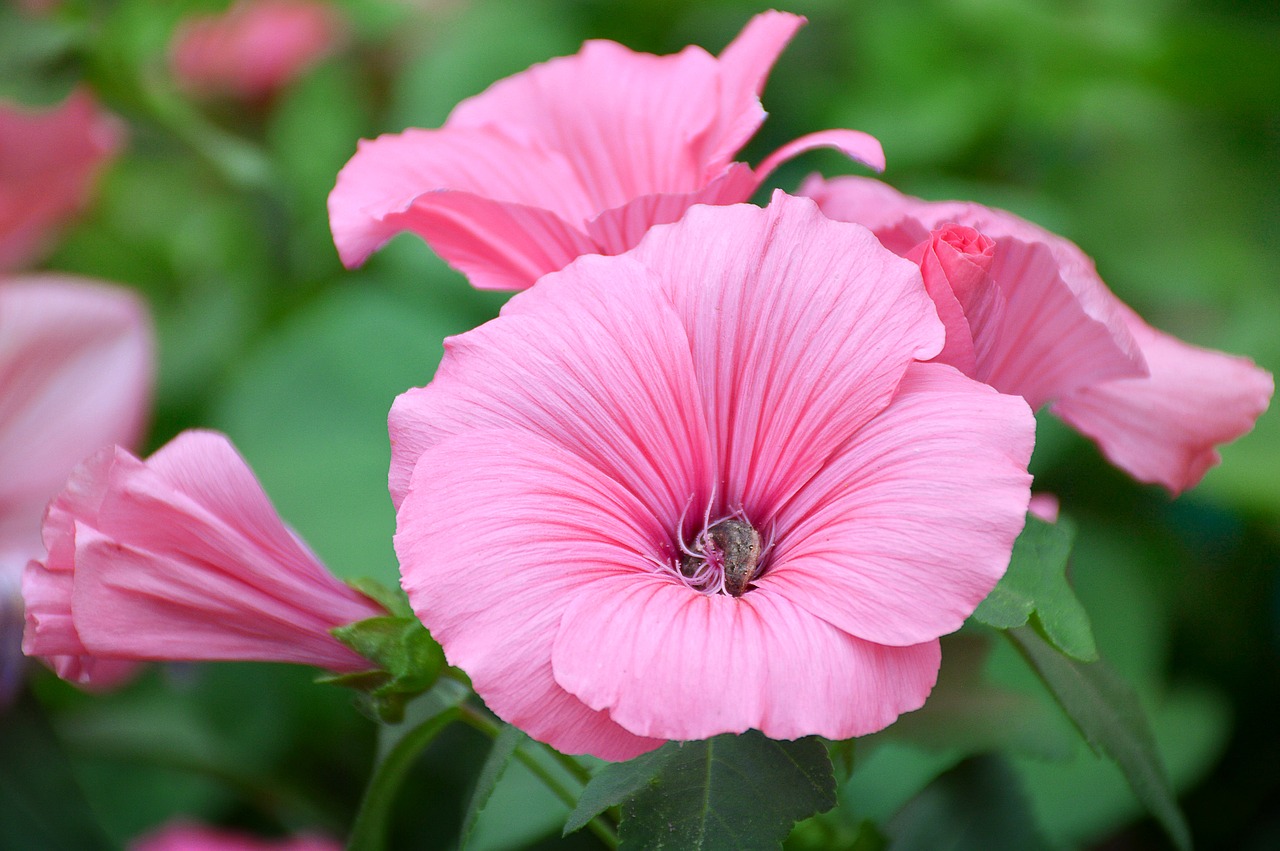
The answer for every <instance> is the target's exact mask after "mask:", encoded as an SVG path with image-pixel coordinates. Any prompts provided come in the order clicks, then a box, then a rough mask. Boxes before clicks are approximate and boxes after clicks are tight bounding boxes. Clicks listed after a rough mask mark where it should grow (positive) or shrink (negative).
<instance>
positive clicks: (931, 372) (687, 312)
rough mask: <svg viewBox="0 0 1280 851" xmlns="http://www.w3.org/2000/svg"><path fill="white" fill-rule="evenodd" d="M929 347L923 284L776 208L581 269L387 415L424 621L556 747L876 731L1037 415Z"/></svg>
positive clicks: (970, 593)
mask: <svg viewBox="0 0 1280 851" xmlns="http://www.w3.org/2000/svg"><path fill="white" fill-rule="evenodd" d="M942 343H943V329H942V326H941V325H940V323H939V322H938V320H937V317H936V312H935V310H934V308H933V305H932V304H931V302H930V301H929V299H928V296H927V295H926V293H925V291H924V288H923V287H922V285H921V281H920V275H919V271H918V269H916V268H915V267H914V266H913V265H912V264H910V263H907V262H904V261H901V260H900V259H899V258H897V257H895V256H894V255H893V254H892V253H891V252H888V251H885V250H884V249H883V248H882V247H881V246H880V245H879V244H878V243H877V242H876V240H875V238H874V237H873V236H872V235H871V234H870V233H869V232H868V231H866V230H865V229H863V228H860V227H856V226H852V225H846V224H842V223H837V222H833V221H830V220H828V219H825V218H824V217H823V216H822V215H820V214H819V212H818V210H817V209H816V207H815V206H814V205H813V204H812V203H811V202H809V201H808V200H805V199H797V198H791V197H788V196H785V195H782V194H781V193H777V194H775V195H774V198H773V202H772V203H771V205H770V206H769V207H768V208H767V209H760V208H758V207H754V206H750V205H734V206H727V207H710V206H698V207H694V208H693V209H691V210H690V211H689V213H688V214H687V215H686V216H685V217H684V219H682V220H681V221H680V222H679V223H677V224H673V225H666V226H661V227H657V228H654V229H653V230H652V231H651V232H650V233H649V234H648V235H647V236H646V237H645V239H644V240H643V241H642V242H641V244H640V245H639V246H638V247H637V248H636V249H635V250H633V251H630V252H627V253H626V254H624V255H621V256H617V257H600V256H588V257H582V258H579V259H578V260H577V261H576V262H574V263H572V264H571V265H569V266H568V267H567V268H565V269H564V270H562V271H560V272H558V273H554V274H551V275H548V276H546V277H545V278H543V279H542V281H541V282H540V283H539V285H538V286H537V287H534V288H533V289H531V290H529V291H527V292H525V293H522V294H520V295H518V296H516V297H515V298H514V299H513V300H512V301H511V302H510V303H509V304H508V305H507V306H506V307H505V308H504V310H503V312H502V315H501V317H500V318H498V319H496V320H494V321H493V322H490V323H488V324H486V325H483V326H481V327H480V328H477V329H475V330H473V331H471V332H468V333H466V334H463V335H461V336H458V337H453V338H451V339H449V340H447V341H446V351H445V357H444V360H443V361H442V363H441V365H440V369H439V371H438V372H437V373H436V377H435V380H434V381H432V383H431V384H430V385H428V386H427V387H425V388H420V389H415V390H410V391H408V392H407V393H405V394H403V395H401V396H400V397H399V398H398V399H397V400H396V403H395V405H394V406H393V408H392V411H391V417H390V431H391V439H392V467H391V476H390V487H391V493H392V500H393V502H394V503H395V504H396V505H397V506H398V513H397V534H396V551H397V553H398V554H399V557H400V563H401V572H402V577H403V585H404V587H405V590H406V591H407V592H408V594H409V599H410V601H411V602H412V604H413V606H414V610H415V611H416V612H417V614H418V616H419V617H420V618H421V619H422V621H423V623H424V624H426V625H427V627H428V628H429V629H430V630H431V632H432V634H433V635H434V636H435V637H436V639H437V640H439V641H440V643H441V644H442V645H443V646H444V649H445V653H446V655H447V657H448V659H449V661H450V662H451V663H452V664H454V665H457V666H459V667H461V668H462V669H463V670H465V671H466V672H467V673H468V674H469V675H470V677H471V680H472V683H473V684H474V686H475V688H476V691H477V692H478V693H479V694H480V695H481V696H482V697H483V698H484V699H485V701H486V702H487V703H488V705H489V707H490V708H491V709H493V711H494V712H496V713H497V714H498V715H500V716H501V717H503V718H505V719H507V720H508V721H510V722H511V723H513V724H516V725H518V726H520V727H522V728H523V729H525V730H526V731H527V732H528V733H529V734H530V735H532V736H534V737H535V738H538V739H540V740H542V741H545V742H548V743H550V744H552V745H553V746H555V747H556V748H559V749H560V750H563V751H568V752H574V753H583V752H586V753H592V754H595V755H597V756H600V757H603V758H606V759H624V758H628V757H631V756H634V755H636V754H638V753H641V752H643V751H646V750H648V749H651V748H653V747H656V746H657V745H658V744H659V743H660V742H661V740H664V739H681V740H687V739H700V738H705V737H708V736H712V735H715V734H718V733H723V732H741V731H743V730H746V729H748V728H756V729H759V730H761V731H762V732H764V733H765V734H766V735H768V736H772V737H775V738H784V739H785V738H795V737H798V736H803V735H807V734H820V735H824V736H828V737H830V738H833V739H843V738H847V737H850V736H856V735H861V734H864V733H869V732H872V731H874V730H878V729H880V728H882V727H884V726H885V725H887V724H889V723H891V722H892V721H893V720H894V719H895V718H896V717H897V716H898V715H899V714H900V713H902V712H906V711H909V710H912V709H915V708H917V707H919V706H920V705H921V704H922V703H923V702H924V700H925V697H926V696H927V695H928V693H929V691H930V689H931V688H932V686H933V683H934V680H935V678H936V676H937V671H938V664H939V645H938V641H937V639H938V637H939V636H940V635H943V634H945V633H948V632H951V631H953V630H955V629H957V628H958V627H959V626H960V625H961V623H962V622H963V621H964V619H965V617H966V616H967V615H969V614H970V613H971V612H972V611H973V609H974V607H975V606H977V604H978V602H979V601H981V600H982V598H983V597H985V596H986V595H987V593H988V592H989V591H990V590H991V588H992V587H993V586H994V585H995V583H996V581H997V580H998V579H999V578H1000V576H1001V575H1002V574H1003V573H1004V571H1005V568H1006V566H1007V564H1008V559H1009V553H1010V548H1011V547H1012V545H1013V541H1014V538H1015V537H1016V536H1017V534H1018V532H1019V531H1020V530H1021V528H1022V525H1023V520H1024V515H1025V512H1026V509H1027V502H1028V499H1029V482H1030V477H1029V476H1028V474H1027V469H1026V465H1027V460H1028V458H1029V456H1030V453H1031V447H1032V443H1033V431H1034V421H1033V419H1032V417H1031V413H1030V411H1029V409H1028V408H1027V405H1026V403H1025V402H1024V401H1023V400H1022V399H1019V398H1017V397H1012V396H1002V395H1000V394H998V393H996V392H995V391H994V390H992V389H991V388H990V387H987V386H986V385H983V384H980V383H978V382H976V381H973V380H971V379H968V378H965V377H964V376H962V375H961V374H960V373H959V372H957V371H956V370H955V369H953V368H951V367H949V366H944V365H942V364H927V363H919V362H918V361H920V360H923V359H928V358H931V357H933V356H935V355H936V354H937V353H938V351H939V349H940V348H941V347H942Z"/></svg>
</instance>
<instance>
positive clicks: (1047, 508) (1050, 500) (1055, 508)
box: [1027, 493, 1062, 523]
mask: <svg viewBox="0 0 1280 851" xmlns="http://www.w3.org/2000/svg"><path fill="white" fill-rule="evenodd" d="M1061 510H1062V506H1061V504H1060V503H1059V502H1058V498H1057V497H1056V496H1054V495H1053V494H1051V493H1033V494H1032V495H1031V502H1030V503H1028V504H1027V513H1028V514H1034V515H1035V516H1036V517H1039V518H1040V519H1041V520H1043V521H1044V522H1046V523H1057V522H1058V514H1059V512H1060V511H1061Z"/></svg>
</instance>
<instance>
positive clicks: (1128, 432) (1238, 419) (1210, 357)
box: [1052, 308, 1275, 494]
mask: <svg viewBox="0 0 1280 851" xmlns="http://www.w3.org/2000/svg"><path fill="white" fill-rule="evenodd" d="M1123 310H1124V316H1125V319H1126V321H1127V322H1128V325H1129V331H1130V333H1132V334H1133V336H1134V338H1135V339H1136V340H1137V341H1138V344H1139V345H1140V346H1141V347H1142V354H1143V357H1144V358H1145V359H1146V362H1147V366H1148V368H1149V369H1150V371H1151V375H1150V376H1149V377H1145V378H1130V379H1123V380H1118V381H1108V382H1104V383H1101V384H1097V385H1094V386H1089V387H1082V388H1080V389H1079V390H1077V391H1076V392H1074V393H1072V394H1070V395H1069V396H1065V397H1063V398H1062V399H1059V400H1058V401H1057V402H1056V403H1055V404H1054V405H1053V409H1052V410H1053V413H1055V414H1057V415H1058V416H1059V417H1061V418H1062V419H1063V420H1065V421H1066V422H1067V423H1070V424H1071V425H1072V426H1074V427H1075V428H1076V429H1078V430H1079V431H1080V432H1081V433H1083V434H1085V435H1087V436H1089V437H1091V438H1093V440H1095V441H1096V442H1097V443H1098V446H1099V447H1101V449H1102V451H1103V453H1104V454H1105V455H1106V456H1107V458H1108V459H1110V461H1111V463H1113V464H1115V465H1116V466H1117V467H1119V468H1120V469H1122V470H1124V471H1125V472H1127V473H1129V475H1131V476H1133V477H1134V478H1135V479H1138V480H1139V481H1143V482H1153V483H1156V484H1160V485H1163V486H1164V487H1166V488H1167V489H1168V490H1169V491H1170V492H1172V493H1174V494H1177V493H1179V492H1180V491H1183V490H1185V489H1187V488H1189V487H1192V486H1194V485H1195V484H1197V483H1198V482H1199V481H1200V479H1201V478H1202V477H1203V476H1204V474H1205V472H1206V471H1207V470H1208V469H1209V468H1210V467H1212V466H1214V465H1215V464H1217V463H1218V462H1219V461H1220V460H1222V459H1221V456H1219V454H1218V451H1217V449H1216V447H1217V446H1218V445H1219V444H1222V443H1228V442H1230V441H1232V440H1235V439H1236V438H1238V437H1240V436H1242V435H1244V434H1246V433H1248V432H1249V431H1250V430H1251V429H1252V428H1253V424H1254V422H1255V421H1256V420H1257V419H1258V417H1260V416H1261V415H1262V412H1263V411H1265V410H1266V409H1267V406H1268V404H1269V403H1270V400H1271V394H1272V392H1273V391H1274V389H1275V382H1274V380H1273V379H1272V377H1271V375H1270V374H1269V373H1267V372H1266V371H1265V370H1262V369H1259V368H1258V367H1257V366H1256V365H1255V364H1254V363H1253V361H1251V360H1249V359H1248V358H1241V357H1234V356H1232V355H1227V354H1223V353H1222V352H1215V351H1211V350H1209V349H1201V348H1198V347H1196V346H1191V345H1188V344H1187V343H1184V342H1182V341H1181V340H1178V339H1176V338H1174V337H1171V336H1169V335H1168V334H1164V333H1162V332H1160V331H1157V330H1156V329H1154V328H1152V327H1151V326H1149V325H1147V324H1146V323H1145V322H1143V321H1142V319H1141V318H1139V317H1138V315H1137V314H1136V313H1134V312H1133V311H1131V310H1129V309H1128V308H1123Z"/></svg>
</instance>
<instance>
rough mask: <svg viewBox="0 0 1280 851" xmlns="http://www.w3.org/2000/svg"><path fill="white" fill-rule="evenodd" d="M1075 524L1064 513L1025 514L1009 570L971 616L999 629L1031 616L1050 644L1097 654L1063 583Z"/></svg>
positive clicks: (1071, 652)
mask: <svg viewBox="0 0 1280 851" xmlns="http://www.w3.org/2000/svg"><path fill="white" fill-rule="evenodd" d="M1074 538H1075V524H1074V523H1072V522H1071V521H1070V520H1068V519H1066V518H1063V519H1061V520H1059V521H1058V522H1057V523H1046V522H1044V521H1043V520H1040V519H1039V518H1037V517H1034V516H1032V515H1028V516H1027V525H1026V528H1024V529H1023V530H1022V534H1021V535H1019V536H1018V540H1017V541H1016V542H1015V543H1014V546H1013V556H1012V558H1011V559H1010V561H1009V569H1008V571H1006V572H1005V575H1004V577H1003V578H1002V579H1001V580H1000V582H999V584H997V585H996V587H995V589H994V590H992V592H991V594H990V595H989V596H988V597H987V599H985V600H983V601H982V603H981V604H980V605H979V606H978V609H977V611H975V612H974V613H973V617H974V619H975V620H977V621H981V622H982V623H985V624H987V625H988V626H994V627H996V628H997V629H1013V628H1014V627H1019V626H1023V625H1024V624H1026V623H1027V621H1028V620H1029V619H1030V618H1031V617H1032V616H1033V615H1034V617H1035V623H1036V626H1037V627H1038V628H1039V629H1040V630H1041V631H1042V632H1043V633H1044V635H1045V637H1046V638H1048V639H1049V640H1050V641H1051V642H1053V644H1054V646H1055V647H1057V648H1058V649H1059V650H1061V651H1062V652H1063V653H1066V654H1067V655H1068V656H1071V657H1073V658H1075V659H1079V660H1080V661H1082V662H1089V661H1092V660H1094V659H1096V658H1098V648H1097V645H1096V644H1095V643H1094V640H1093V630H1092V628H1091V627H1090V625H1089V615H1088V614H1087V613H1086V612H1085V610H1084V606H1082V605H1081V604H1080V600H1079V599H1077V598H1076V595H1075V592H1073V591H1072V590H1071V586H1070V584H1068V582H1067V559H1068V557H1069V556H1070V555H1071V543H1072V540H1073V539H1074Z"/></svg>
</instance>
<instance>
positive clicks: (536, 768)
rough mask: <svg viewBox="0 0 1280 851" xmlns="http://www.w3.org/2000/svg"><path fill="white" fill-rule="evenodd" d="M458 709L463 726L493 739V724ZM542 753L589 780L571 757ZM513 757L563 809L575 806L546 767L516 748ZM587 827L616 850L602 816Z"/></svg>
mask: <svg viewBox="0 0 1280 851" xmlns="http://www.w3.org/2000/svg"><path fill="white" fill-rule="evenodd" d="M461 710H462V716H461V717H462V722H463V723H464V724H468V725H470V726H471V727H473V728H474V729H476V730H479V731H480V732H481V733H484V734H485V735H486V736H488V737H489V738H491V739H493V738H497V736H498V731H499V730H500V729H501V727H500V726H499V725H498V724H497V723H496V722H495V721H493V720H492V719H490V718H489V717H488V716H486V715H484V714H483V713H481V712H480V711H479V710H477V709H475V708H473V707H470V706H467V705H465V704H464V705H463V706H462V707H461ZM544 750H545V751H547V752H550V753H551V754H553V755H554V757H555V758H556V760H557V761H558V762H559V763H560V764H561V765H563V766H564V767H565V768H567V769H569V771H570V773H572V774H573V776H574V777H576V778H578V779H579V780H581V781H582V782H583V783H586V782H587V781H588V780H590V779H591V775H590V773H589V772H588V771H587V770H586V769H585V768H584V767H583V766H582V765H581V764H579V763H578V761H577V760H575V759H573V758H572V757H569V756H565V755H564V754H562V753H560V752H559V751H556V750H555V749H554V748H544ZM515 756H516V759H518V760H520V762H521V763H523V764H524V767H525V768H527V769H529V771H530V772H531V773H532V774H533V775H534V776H535V777H537V778H538V779H539V780H541V781H542V783H543V785H544V786H546V787H547V789H549V790H550V791H551V793H552V794H553V795H555V796H556V797H557V798H559V799H560V800H561V801H562V802H564V804H565V806H567V807H568V808H569V809H570V810H572V809H573V808H574V807H576V806H577V805H578V796H577V795H575V794H574V793H573V792H571V791H570V790H569V789H568V788H567V787H566V786H565V785H564V784H563V783H561V782H560V780H559V778H557V777H556V776H555V775H554V774H552V773H551V772H550V771H548V770H547V767H546V766H545V765H543V764H542V762H541V761H540V760H539V759H538V758H537V757H535V756H534V755H533V754H531V753H529V752H527V751H524V750H522V749H521V748H520V747H517V748H516V752H515ZM570 764H572V766H573V767H572V768H569V766H570ZM587 827H588V828H589V829H590V830H591V832H592V833H594V834H595V835H596V838H597V839H599V840H600V841H601V842H603V843H604V844H605V845H606V846H608V847H609V848H617V847H618V834H617V832H616V831H615V830H614V829H613V827H612V825H610V824H609V823H608V822H606V821H605V820H604V819H603V818H602V817H600V816H596V817H595V818H593V819H592V820H591V821H589V822H587Z"/></svg>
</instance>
